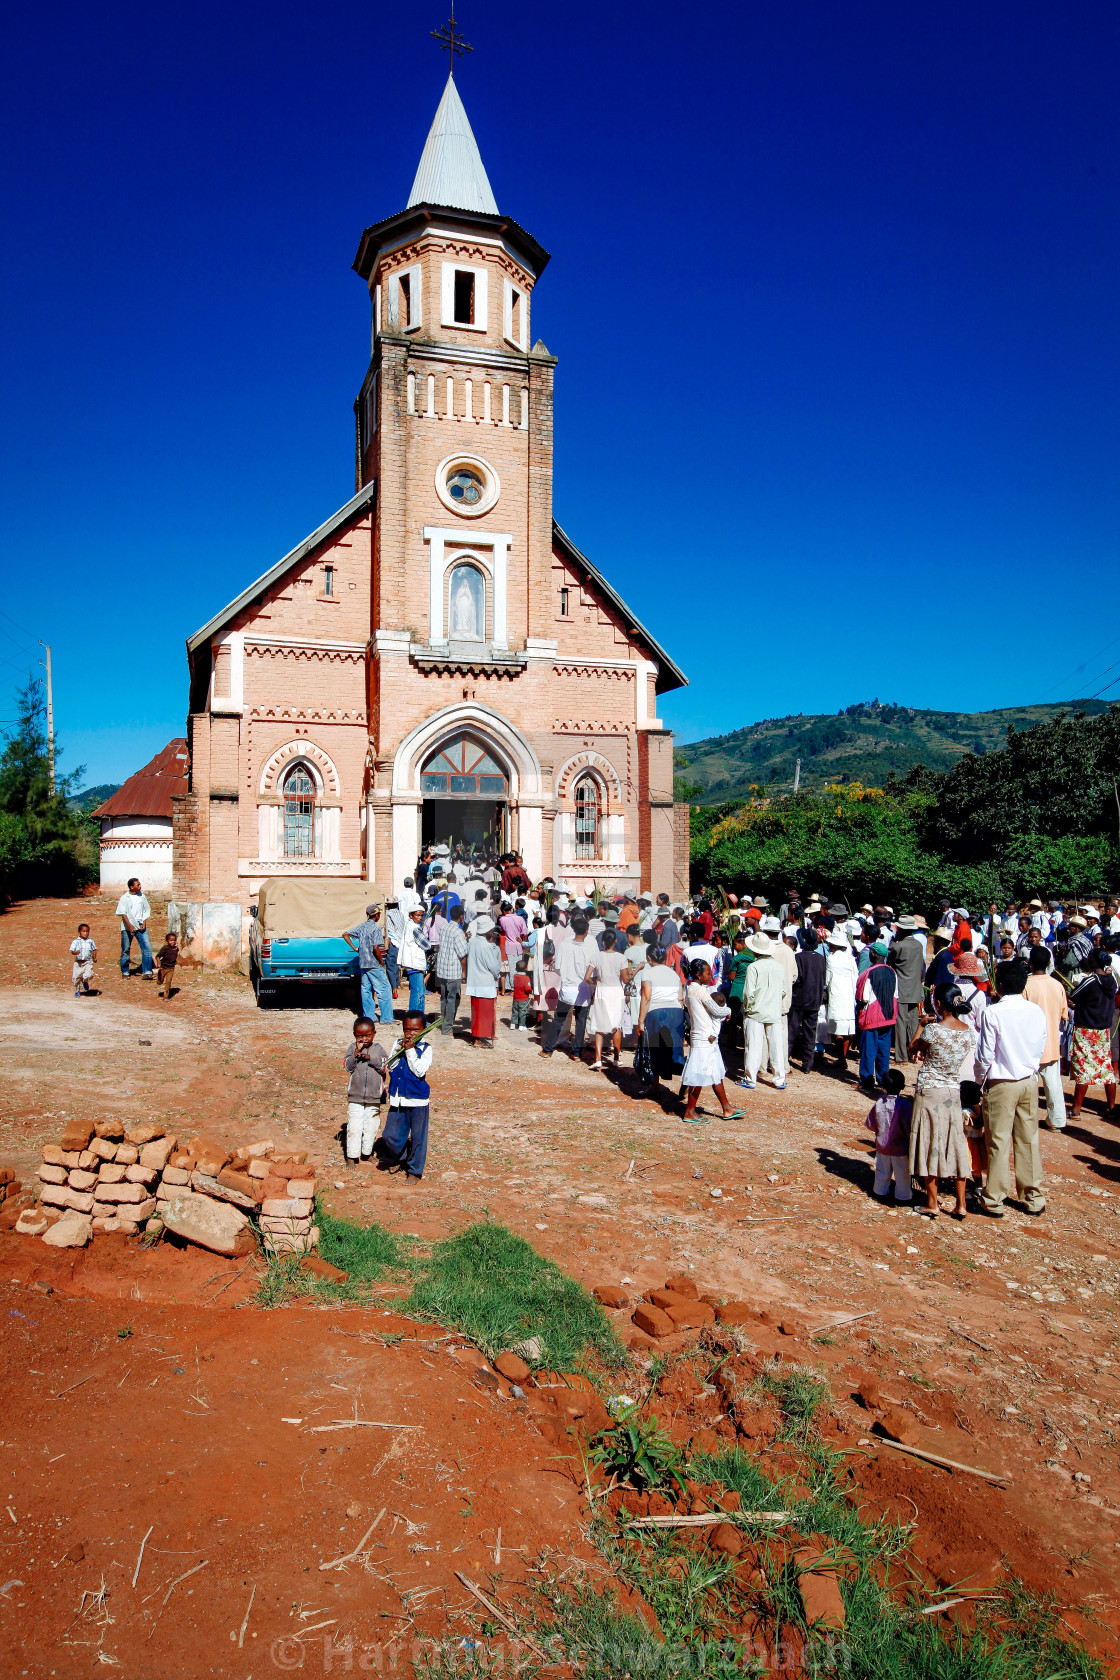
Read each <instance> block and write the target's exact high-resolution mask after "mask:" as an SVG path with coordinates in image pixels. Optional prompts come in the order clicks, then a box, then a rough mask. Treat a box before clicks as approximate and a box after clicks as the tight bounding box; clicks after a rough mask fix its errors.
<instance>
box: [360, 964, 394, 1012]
mask: <svg viewBox="0 0 1120 1680" xmlns="http://www.w3.org/2000/svg"><path fill="white" fill-rule="evenodd" d="M361 974H362V1014H363V1015H365V1016H367V1017H368V1018H369V1020H371V1021H377V1020H382V1021H388V1022H390V1023H391V1022H392V1019H393V988H392V987H391V986H390V984H389V979H388V976H387V975H386V973H385V970H384V969H383V968H363V969H362V971H361Z"/></svg>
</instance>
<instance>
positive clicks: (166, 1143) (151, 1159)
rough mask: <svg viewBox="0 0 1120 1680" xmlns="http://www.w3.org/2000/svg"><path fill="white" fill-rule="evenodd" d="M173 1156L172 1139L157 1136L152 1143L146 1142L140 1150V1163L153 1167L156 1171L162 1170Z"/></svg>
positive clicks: (143, 1165)
mask: <svg viewBox="0 0 1120 1680" xmlns="http://www.w3.org/2000/svg"><path fill="white" fill-rule="evenodd" d="M170 1156H171V1139H170V1138H166V1137H163V1138H156V1139H155V1140H154V1141H153V1142H152V1143H146V1144H145V1145H144V1147H143V1149H141V1151H140V1165H141V1166H142V1167H151V1168H152V1169H153V1171H155V1172H162V1171H163V1169H164V1167H165V1166H166V1165H167V1163H168V1160H169V1159H170Z"/></svg>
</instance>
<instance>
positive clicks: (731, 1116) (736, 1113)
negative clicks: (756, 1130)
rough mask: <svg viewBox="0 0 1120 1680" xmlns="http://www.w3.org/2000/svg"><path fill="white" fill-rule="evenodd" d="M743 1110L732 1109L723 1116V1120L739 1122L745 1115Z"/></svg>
mask: <svg viewBox="0 0 1120 1680" xmlns="http://www.w3.org/2000/svg"><path fill="white" fill-rule="evenodd" d="M746 1112H747V1111H746V1109H745V1108H732V1109H729V1110H728V1111H727V1113H726V1114H725V1115H724V1117H723V1118H724V1119H725V1120H741V1119H742V1118H743V1116H744V1114H745V1113H746Z"/></svg>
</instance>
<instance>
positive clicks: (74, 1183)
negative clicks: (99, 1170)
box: [70, 1167, 97, 1190]
mask: <svg viewBox="0 0 1120 1680" xmlns="http://www.w3.org/2000/svg"><path fill="white" fill-rule="evenodd" d="M96 1183H97V1174H96V1173H91V1172H83V1171H82V1169H81V1168H80V1167H75V1168H74V1171H73V1172H72V1173H71V1174H70V1188H71V1190H92V1189H93V1187H94V1185H95V1184H96Z"/></svg>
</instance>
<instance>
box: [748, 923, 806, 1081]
mask: <svg viewBox="0 0 1120 1680" xmlns="http://www.w3.org/2000/svg"><path fill="white" fill-rule="evenodd" d="M747 950H748V951H750V952H752V954H753V955H754V958H755V961H754V962H753V963H751V965H750V967H749V968H748V969H747V977H746V980H745V982H744V984H743V1028H744V1032H745V1036H746V1041H747V1043H746V1056H745V1066H744V1071H743V1078H742V1079H741V1080H740V1081H739V1083H740V1085H742V1086H743V1088H744V1090H747V1091H753V1090H754V1088H755V1086H756V1085H757V1084H758V1073H759V1069H760V1068H761V1066H762V1058H763V1056H764V1055H765V1054H766V1053H767V1051H769V1054H770V1066H771V1067H772V1068H773V1069H774V1089H775V1090H776V1091H784V1090H785V1088H786V1043H785V1038H786V1024H785V1019H784V1015H783V1009H782V1005H783V1002H784V1000H785V997H786V994H787V991H789V990H790V987H789V983H788V981H787V979H786V973H785V969H784V967H783V966H782V964H781V963H780V962H779V961H778V958H777V948H776V947H775V945H774V944H773V942H772V941H771V940H770V939H769V938H768V937H767V935H766V934H765V933H755V934H752V935H751V937H750V938H749V939H748V940H747ZM796 966H797V965H796V963H795V964H794V968H795V971H796Z"/></svg>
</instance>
